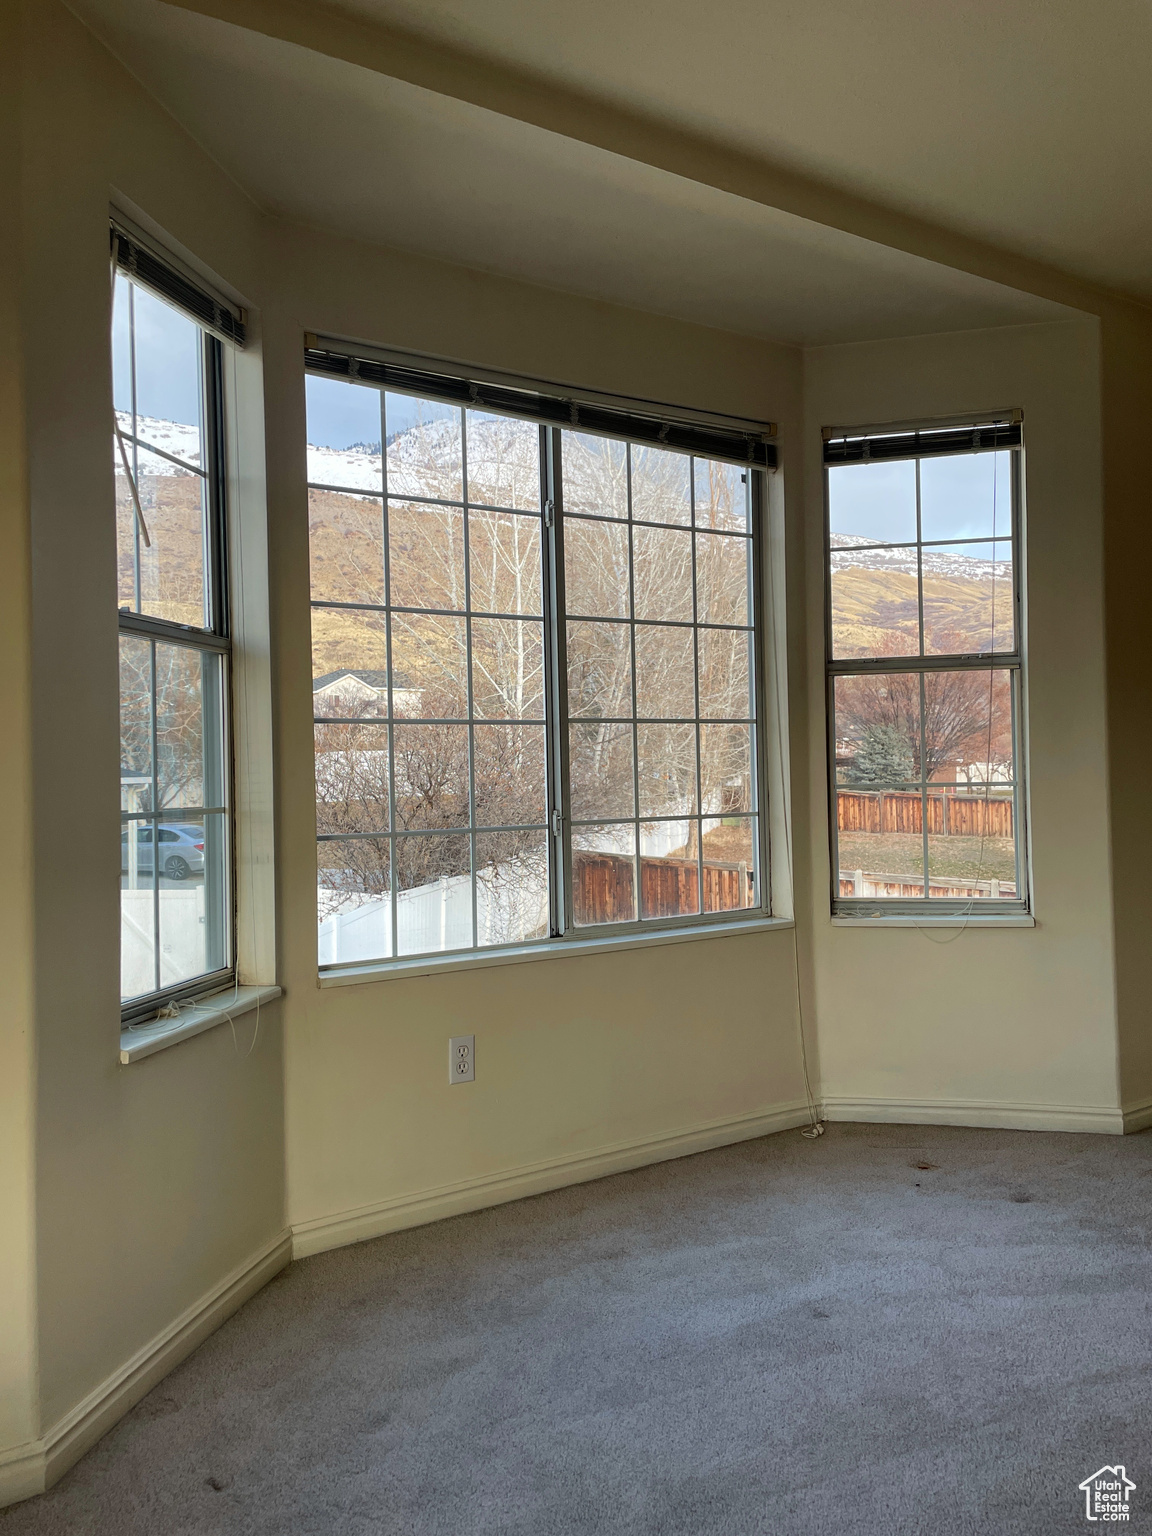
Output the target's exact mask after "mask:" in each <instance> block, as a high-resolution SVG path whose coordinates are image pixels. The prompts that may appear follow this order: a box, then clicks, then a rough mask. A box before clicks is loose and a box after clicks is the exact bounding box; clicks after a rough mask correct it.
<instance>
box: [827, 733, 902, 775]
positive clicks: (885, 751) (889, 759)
mask: <svg viewBox="0 0 1152 1536" xmlns="http://www.w3.org/2000/svg"><path fill="white" fill-rule="evenodd" d="M913 763H914V759H913V752H912V746H911V743H910V742H909V741H908V738H907V736H906V735H905V734H904V732H903V731H901V730H900V729H899V728H898V727H897V726H894V725H866V726H865V727H864V730H863V732H862V734H861V737H860V745H859V747H858V748H857V751H856V756H855V758H854V759H853V761H852V762H851V764H849V766H848V767H847V768H846V769H845V770H844V777H845V779H847V781H848V782H849V783H850V784H901V783H903V782H904V781H905V780H907V779H910V778H912V777H913V774H914V766H913Z"/></svg>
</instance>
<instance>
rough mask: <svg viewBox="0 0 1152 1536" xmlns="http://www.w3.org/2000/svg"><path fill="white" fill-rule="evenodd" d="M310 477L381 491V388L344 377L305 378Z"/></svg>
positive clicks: (353, 488)
mask: <svg viewBox="0 0 1152 1536" xmlns="http://www.w3.org/2000/svg"><path fill="white" fill-rule="evenodd" d="M304 389H305V395H306V399H307V403H308V479H309V480H310V481H312V482H314V483H315V484H317V485H335V486H343V487H345V488H346V489H348V490H365V491H377V492H379V491H382V490H383V489H384V482H383V478H382V475H381V468H380V391H379V390H378V389H372V388H370V387H368V386H366V385H363V384H349V383H345V382H344V380H342V379H319V378H316V377H315V376H314V375H312V374H308V375H307V376H306V378H305V380H304Z"/></svg>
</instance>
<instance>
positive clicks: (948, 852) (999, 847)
mask: <svg viewBox="0 0 1152 1536" xmlns="http://www.w3.org/2000/svg"><path fill="white" fill-rule="evenodd" d="M927 808H928V894H929V896H932V897H936V898H939V899H945V900H948V899H951V900H962V901H976V900H979V901H988V900H991V901H1010V900H1015V898H1016V895H1017V884H1016V815H1015V805H1014V796H1013V792H1012V790H1011V789H1005V788H1003V787H999V786H996V785H992V784H988V785H985V786H984V788H983V789H982V790H980V791H978V792H975V793H965V792H964V790H962V789H961V790H955V789H951V788H949V789H944V788H942V789H940V791H939V792H936V791H934V790H931V789H930V790H929V792H928V796H927Z"/></svg>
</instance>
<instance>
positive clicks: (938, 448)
mask: <svg viewBox="0 0 1152 1536" xmlns="http://www.w3.org/2000/svg"><path fill="white" fill-rule="evenodd" d="M1022 442H1023V428H1022V426H1021V423H1020V421H1019V420H1011V419H1009V418H1008V417H1002V418H1001V419H1000V420H998V421H982V422H976V423H973V424H971V425H970V426H963V427H925V428H923V429H922V430H921V431H919V432H878V433H874V434H869V435H867V436H865V435H863V434H856V433H844V434H841V435H837V436H833V437H827V438H825V440H824V462H825V464H867V463H871V462H874V461H875V460H877V459H916V458H927V457H930V456H932V455H934V454H943V453H984V452H991V451H993V450H995V449H997V448H1019V447H1020V444H1021V443H1022Z"/></svg>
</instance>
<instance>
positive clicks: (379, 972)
mask: <svg viewBox="0 0 1152 1536" xmlns="http://www.w3.org/2000/svg"><path fill="white" fill-rule="evenodd" d="M791 927H793V922H792V919H791V918H790V917H757V918H751V919H749V920H748V921H747V922H737V923H702V924H700V925H699V926H698V927H695V928H658V929H655V930H654V931H653V932H651V933H632V934H628V935H627V936H621V937H614V938H603V939H550V940H548V941H547V942H545V943H538V944H524V945H521V946H519V947H517V948H514V949H499V950H491V951H489V952H487V953H482V954H477V953H475V952H471V951H470V952H468V953H467V954H459V955H443V956H432V957H429V956H426V955H425V956H418V957H416V958H414V959H412V960H374V961H371V962H370V963H369V962H366V963H365V964H364V965H352V966H349V967H348V968H347V969H346V970H338V971H336V970H333V971H321V972H320V977H319V985H320V986H322V987H355V986H363V985H364V984H365V983H366V982H373V981H387V980H388V979H389V978H390V977H393V976H436V975H440V974H442V973H444V972H448V971H475V970H482V969H486V968H487V967H488V966H492V965H523V964H525V963H526V962H528V961H531V960H555V959H557V958H558V957H560V956H564V957H566V958H568V959H572V958H573V957H574V956H577V955H587V954H596V955H602V954H610V953H612V952H613V951H617V950H625V949H647V948H651V947H653V946H655V945H659V944H688V943H691V942H692V941H694V940H696V939H717V938H734V937H735V936H736V935H738V934H747V933H766V932H770V931H771V930H772V929H776V928H791Z"/></svg>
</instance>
